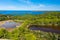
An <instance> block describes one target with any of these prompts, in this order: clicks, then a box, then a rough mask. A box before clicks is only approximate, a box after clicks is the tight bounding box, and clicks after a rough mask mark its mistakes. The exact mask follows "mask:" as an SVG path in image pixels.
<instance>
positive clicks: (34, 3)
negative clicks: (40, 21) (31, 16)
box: [0, 0, 60, 11]
mask: <svg viewBox="0 0 60 40" xmlns="http://www.w3.org/2000/svg"><path fill="white" fill-rule="evenodd" d="M0 10H38V11H46V10H47V11H60V0H0Z"/></svg>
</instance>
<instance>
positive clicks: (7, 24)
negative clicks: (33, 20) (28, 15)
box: [2, 21, 19, 28]
mask: <svg viewBox="0 0 60 40" xmlns="http://www.w3.org/2000/svg"><path fill="white" fill-rule="evenodd" d="M18 25H19V23H16V22H9V21H8V22H5V23H4V24H3V25H2V27H4V28H15V27H16V26H18Z"/></svg>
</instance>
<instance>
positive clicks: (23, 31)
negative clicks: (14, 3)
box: [0, 12, 60, 40]
mask: <svg viewBox="0 0 60 40" xmlns="http://www.w3.org/2000/svg"><path fill="white" fill-rule="evenodd" d="M3 20H14V21H15V22H21V21H23V23H22V24H21V25H20V27H18V28H16V29H14V30H13V31H12V32H9V31H7V30H5V29H2V28H1V29H0V38H3V39H11V40H58V36H60V34H56V33H51V32H43V31H32V30H29V29H28V27H27V26H28V25H30V24H37V25H50V24H51V25H53V26H56V25H57V27H59V28H60V12H46V13H45V14H39V15H31V14H27V15H22V16H12V15H0V21H3Z"/></svg>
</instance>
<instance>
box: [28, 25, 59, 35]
mask: <svg viewBox="0 0 60 40" xmlns="http://www.w3.org/2000/svg"><path fill="white" fill-rule="evenodd" d="M28 28H29V29H30V30H41V31H45V32H52V33H58V34H60V30H57V29H53V28H48V27H45V26H38V25H30V26H29V27H28Z"/></svg>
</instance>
